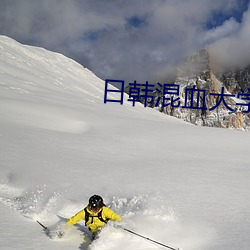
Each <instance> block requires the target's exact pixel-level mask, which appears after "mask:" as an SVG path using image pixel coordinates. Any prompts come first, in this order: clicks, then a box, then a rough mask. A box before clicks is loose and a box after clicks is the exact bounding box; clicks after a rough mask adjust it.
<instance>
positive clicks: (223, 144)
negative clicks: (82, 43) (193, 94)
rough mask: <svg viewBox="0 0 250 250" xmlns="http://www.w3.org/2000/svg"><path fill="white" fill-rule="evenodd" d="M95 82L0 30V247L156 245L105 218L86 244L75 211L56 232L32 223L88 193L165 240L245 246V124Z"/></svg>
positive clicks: (189, 247) (51, 223)
mask: <svg viewBox="0 0 250 250" xmlns="http://www.w3.org/2000/svg"><path fill="white" fill-rule="evenodd" d="M104 88H105V83H104V81H102V80H101V79H99V78H97V77H96V76H95V75H94V74H93V73H92V72H90V71H89V70H87V69H85V68H84V67H83V66H81V65H79V64H77V63H76V62H74V61H73V60H71V59H69V58H66V57H65V56H63V55H60V54H57V53H54V52H50V51H47V50H44V49H42V48H37V47H31V46H25V45H22V44H19V43H18V42H16V41H14V40H12V39H10V38H8V37H4V36H0V149H1V150H0V155H1V163H0V211H1V215H2V218H1V225H0V229H1V236H0V248H1V249H5V250H8V249H11V250H13V249H60V250H63V249H67V250H69V249H82V250H86V249H89V250H97V249H98V250H104V249H106V250H107V249H109V250H112V249H114V250H116V249H121V250H131V249H133V250H136V249H144V250H151V249H152V250H153V249H163V248H162V247H161V246H159V245H157V244H153V243H152V242H148V241H147V240H145V239H142V238H140V237H137V236H135V235H132V234H129V233H128V232H126V231H124V230H122V229H117V228H114V227H113V226H112V224H109V225H107V226H106V228H105V229H103V230H102V232H101V234H100V237H99V238H98V239H97V240H96V241H94V242H92V243H91V242H90V241H89V239H88V237H87V236H86V235H85V232H86V228H85V227H84V222H81V223H80V224H79V225H78V226H74V227H72V228H70V229H69V230H67V231H66V232H65V236H64V237H63V238H62V239H57V238H55V239H50V238H49V237H47V236H46V234H45V233H44V231H43V230H42V228H41V227H40V226H39V225H38V223H36V220H39V221H41V222H43V223H44V224H45V225H46V226H48V227H49V228H51V229H53V228H55V225H58V224H63V223H64V220H62V219H60V218H59V217H58V216H60V217H63V218H69V217H70V216H72V215H74V214H75V213H76V212H78V211H79V210H80V209H82V208H84V206H85V205H86V204H87V202H88V199H89V197H90V196H91V195H93V194H95V193H97V194H99V195H102V196H103V198H104V201H105V203H106V205H107V206H109V207H111V208H112V209H113V210H114V211H116V212H117V213H118V214H120V215H121V216H122V218H123V221H122V223H121V224H122V226H124V227H126V228H128V229H130V230H133V231H135V232H137V233H139V234H142V235H144V236H146V237H149V238H151V239H154V240H156V241H159V242H162V243H164V244H166V245H168V246H171V247H174V248H177V247H181V248H183V249H184V250H200V249H202V250H212V249H220V250H235V249H241V250H248V249H249V245H250V240H249V233H250V229H249V218H250V216H249V215H250V212H249V211H250V202H249V194H250V191H249V190H250V189H249V188H250V182H249V178H250V171H249V154H248V146H249V139H250V138H249V136H250V135H249V133H245V132H242V131H236V130H224V129H213V128H207V127H199V126H193V125H191V124H189V123H186V122H183V121H181V120H179V119H176V118H174V117H170V116H166V115H165V114H163V113H160V112H158V111H156V110H154V109H149V108H144V106H143V105H142V104H140V103H136V105H135V107H133V106H132V105H131V102H127V99H128V96H126V95H124V104H123V105H120V104H119V103H113V102H108V103H106V104H104ZM109 88H110V89H113V90H115V88H112V86H110V87H109ZM112 98H113V99H115V98H116V94H115V93H109V99H112Z"/></svg>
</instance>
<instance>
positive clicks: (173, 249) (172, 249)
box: [122, 228, 180, 250]
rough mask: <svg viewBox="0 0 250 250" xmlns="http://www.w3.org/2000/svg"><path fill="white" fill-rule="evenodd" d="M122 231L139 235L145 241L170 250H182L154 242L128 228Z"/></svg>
mask: <svg viewBox="0 0 250 250" xmlns="http://www.w3.org/2000/svg"><path fill="white" fill-rule="evenodd" d="M122 229H123V230H125V231H127V232H129V233H131V234H134V235H137V236H139V237H141V238H143V239H145V240H148V241H151V242H154V243H156V244H158V245H161V246H163V247H166V248H169V249H171V250H180V248H173V247H170V246H167V245H165V244H162V243H160V242H158V241H155V240H152V239H150V238H148V237H145V236H143V235H141V234H138V233H135V232H133V231H131V230H129V229H127V228H122Z"/></svg>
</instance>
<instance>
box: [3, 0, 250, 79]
mask: <svg viewBox="0 0 250 250" xmlns="http://www.w3.org/2000/svg"><path fill="white" fill-rule="evenodd" d="M248 6H249V0H248V1H247V0H105V1H104V0H71V1H68V0H60V1H59V0H44V1H33V0H22V1H19V0H13V1H8V0H1V1H0V34H3V35H7V36H10V37H12V38H14V39H16V40H17V41H19V42H22V43H28V44H31V45H36V46H41V47H44V48H47V49H50V50H53V51H57V52H60V53H63V54H65V55H67V56H69V57H71V58H73V59H75V60H77V61H78V62H80V63H81V64H82V65H84V66H85V67H87V68H89V69H90V70H92V71H93V72H94V73H95V74H97V75H98V76H100V77H101V78H102V79H107V78H108V79H122V80H125V81H126V82H127V83H129V82H132V81H134V80H137V81H139V82H140V81H141V82H143V81H146V80H148V81H150V82H152V83H153V82H158V81H161V82H163V81H167V79H168V77H169V76H171V73H172V72H173V69H174V68H175V67H176V65H178V64H179V63H180V62H181V61H182V60H183V59H184V58H186V57H187V56H189V55H191V54H193V53H194V52H196V51H197V50H199V49H201V48H205V47H206V48H210V49H211V51H212V53H213V55H215V56H216V57H217V58H216V60H217V61H221V63H223V64H232V63H234V64H237V65H238V64H242V65H243V66H244V65H246V64H248V63H250V59H249V55H248V54H249V51H250V45H249V44H250V42H249V41H250V28H249V27H250V10H249V8H248Z"/></svg>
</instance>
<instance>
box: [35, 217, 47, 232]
mask: <svg viewBox="0 0 250 250" xmlns="http://www.w3.org/2000/svg"><path fill="white" fill-rule="evenodd" d="M36 222H37V223H38V224H39V225H40V226H42V227H43V229H44V230H45V231H46V230H48V228H47V227H45V226H44V225H43V224H42V223H41V222H39V221H38V220H37V221H36Z"/></svg>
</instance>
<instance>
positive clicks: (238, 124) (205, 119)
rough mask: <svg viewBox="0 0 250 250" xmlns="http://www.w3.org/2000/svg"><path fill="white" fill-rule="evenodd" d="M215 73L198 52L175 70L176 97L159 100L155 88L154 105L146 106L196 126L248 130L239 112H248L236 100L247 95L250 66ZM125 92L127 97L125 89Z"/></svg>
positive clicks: (245, 116) (206, 55)
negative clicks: (239, 94)
mask: <svg viewBox="0 0 250 250" xmlns="http://www.w3.org/2000/svg"><path fill="white" fill-rule="evenodd" d="M217 69H218V68H216V67H215V66H214V65H213V64H212V60H211V58H210V54H209V51H208V50H206V49H202V50H200V51H199V52H197V53H196V54H194V55H192V56H190V57H189V58H187V59H186V60H185V62H183V63H182V64H181V65H180V66H179V67H178V69H177V70H176V71H177V74H176V79H175V81H174V82H172V83H171V84H174V86H178V90H179V93H178V94H179V95H178V96H177V95H176V94H175V95H174V94H173V93H172V94H169V93H168V92H167V94H166V93H165V94H164V96H163V88H161V89H160V90H161V91H159V86H155V90H154V91H153V93H152V95H154V101H153V102H151V103H150V104H148V106H149V107H152V108H156V109H158V110H159V111H160V112H164V113H166V114H167V115H171V116H175V117H177V118H180V119H183V120H185V121H187V122H191V123H193V124H196V125H201V126H210V127H223V128H234V129H248V128H249V126H250V116H249V113H245V112H243V110H247V109H248V106H247V105H246V103H247V101H244V100H239V99H237V98H236V97H237V94H238V93H242V91H244V93H249V90H248V88H250V66H249V67H247V68H245V69H234V70H231V69H230V70H227V71H224V72H219V70H217ZM176 88H177V87H176ZM126 92H127V93H129V88H127V89H126ZM233 95H234V96H233ZM159 98H161V99H163V101H161V102H160V103H159V101H158V100H159ZM171 98H172V100H176V98H179V99H178V101H179V106H177V105H171V104H170V102H171ZM221 98H223V100H222V99H221ZM249 99H250V96H249ZM140 101H141V102H143V103H144V102H145V99H143V98H141V99H140ZM164 102H165V104H166V105H164ZM176 103H177V102H176ZM176 103H175V104H176ZM240 103H243V104H244V105H240ZM218 104H219V105H218Z"/></svg>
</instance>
